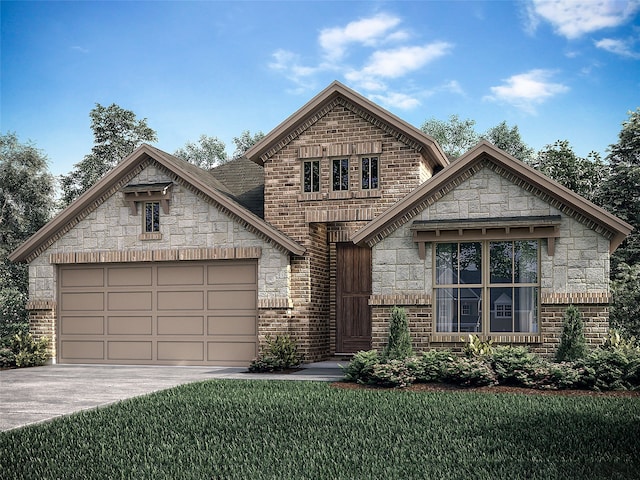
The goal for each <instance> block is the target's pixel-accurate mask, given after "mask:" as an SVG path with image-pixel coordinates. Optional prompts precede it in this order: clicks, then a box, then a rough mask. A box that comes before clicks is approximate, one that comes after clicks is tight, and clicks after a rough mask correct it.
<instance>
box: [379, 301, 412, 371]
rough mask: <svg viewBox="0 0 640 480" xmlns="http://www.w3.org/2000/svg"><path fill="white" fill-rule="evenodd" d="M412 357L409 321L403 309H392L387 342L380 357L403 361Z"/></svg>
mask: <svg viewBox="0 0 640 480" xmlns="http://www.w3.org/2000/svg"><path fill="white" fill-rule="evenodd" d="M411 355H413V348H412V347H411V334H410V333H409V321H408V320H407V312H406V311H405V309H404V308H398V307H393V309H392V310H391V319H390V320H389V342H388V343H387V346H386V348H385V349H384V351H383V353H382V357H383V358H385V359H389V360H404V359H405V358H408V357H410V356H411Z"/></svg>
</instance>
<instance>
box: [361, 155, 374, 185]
mask: <svg viewBox="0 0 640 480" xmlns="http://www.w3.org/2000/svg"><path fill="white" fill-rule="evenodd" d="M361 172H362V189H363V190H373V189H376V188H378V157H364V158H363V159H362V169H361Z"/></svg>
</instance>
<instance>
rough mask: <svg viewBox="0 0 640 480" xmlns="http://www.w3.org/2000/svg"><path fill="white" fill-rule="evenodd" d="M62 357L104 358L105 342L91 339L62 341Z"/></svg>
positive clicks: (71, 358) (81, 358)
mask: <svg viewBox="0 0 640 480" xmlns="http://www.w3.org/2000/svg"><path fill="white" fill-rule="evenodd" d="M60 354H61V356H62V358H65V359H69V360H102V359H104V342H102V341H91V340H78V341H73V340H65V341H62V342H60Z"/></svg>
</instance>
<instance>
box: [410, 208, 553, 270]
mask: <svg viewBox="0 0 640 480" xmlns="http://www.w3.org/2000/svg"><path fill="white" fill-rule="evenodd" d="M561 223H562V217H561V216H560V215H548V216H538V217H533V216H531V217H504V218H474V219H464V220H416V221H414V222H413V225H412V227H411V230H412V231H413V241H414V242H415V243H417V244H418V255H419V256H420V258H421V259H422V260H424V259H425V256H426V244H427V243H431V242H461V241H462V242H466V241H478V240H529V239H540V238H546V239H547V253H548V254H549V256H553V255H554V253H555V239H556V238H558V237H559V236H560V224H561Z"/></svg>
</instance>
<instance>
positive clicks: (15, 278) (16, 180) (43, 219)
mask: <svg viewBox="0 0 640 480" xmlns="http://www.w3.org/2000/svg"><path fill="white" fill-rule="evenodd" d="M54 188H55V181H54V178H53V176H52V175H51V174H50V173H49V168H48V164H47V157H46V156H45V154H44V153H42V152H41V151H40V150H38V149H37V148H36V147H35V146H33V145H32V144H30V143H26V144H25V143H20V141H19V139H18V136H17V135H16V134H15V133H7V134H4V135H0V262H1V263H0V289H6V288H16V289H18V290H19V291H22V292H26V290H27V271H26V266H25V265H17V264H14V263H12V262H9V260H8V259H7V256H8V255H9V254H10V253H11V252H12V251H13V250H14V249H15V248H17V247H18V246H19V245H20V244H21V243H22V242H24V241H25V240H27V239H28V238H29V237H30V236H31V235H33V234H34V233H35V232H36V231H38V230H39V229H40V228H41V227H42V226H43V225H44V224H45V223H47V221H49V219H50V218H51V214H52V204H53V197H54Z"/></svg>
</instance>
